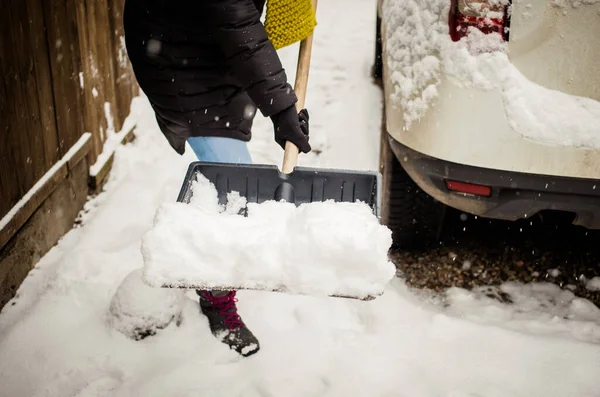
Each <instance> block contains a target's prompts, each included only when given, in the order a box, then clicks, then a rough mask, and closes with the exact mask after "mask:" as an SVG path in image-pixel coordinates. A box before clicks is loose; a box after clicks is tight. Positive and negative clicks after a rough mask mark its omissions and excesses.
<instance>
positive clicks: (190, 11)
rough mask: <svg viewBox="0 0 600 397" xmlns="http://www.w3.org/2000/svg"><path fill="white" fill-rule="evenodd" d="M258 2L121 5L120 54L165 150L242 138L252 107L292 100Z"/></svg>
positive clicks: (268, 112)
mask: <svg viewBox="0 0 600 397" xmlns="http://www.w3.org/2000/svg"><path fill="white" fill-rule="evenodd" d="M264 2H265V0H126V3H125V11H124V26H125V40H126V47H127V52H128V55H129V59H130V60H131V64H132V66H133V70H134V72H135V75H136V78H137V81H138V84H139V85H140V88H141V89H142V90H143V91H144V93H145V94H146V96H147V97H148V99H149V101H150V103H151V104H152V107H153V108H154V111H155V113H156V117H157V121H158V124H159V126H160V128H161V130H162V131H163V133H164V135H165V136H166V138H167V140H168V141H169V143H170V144H171V146H172V147H173V148H174V149H175V150H176V151H177V152H178V153H180V154H183V153H184V150H185V149H184V148H185V140H186V139H187V138H188V137H190V136H223V137H231V138H236V139H240V140H243V141H248V140H250V135H251V134H250V129H251V126H252V120H253V118H254V116H255V114H256V109H257V108H258V109H259V110H260V111H261V113H262V114H263V115H264V116H265V117H270V116H272V115H274V114H276V113H278V112H280V111H282V110H284V109H286V108H289V107H290V106H293V105H294V104H295V103H296V101H297V98H296V95H295V93H294V91H293V89H292V87H291V86H290V85H289V84H288V82H287V76H286V74H285V71H284V69H283V66H282V64H281V62H280V60H279V57H278V55H277V53H276V51H275V48H274V47H273V44H272V43H271V42H270V41H269V40H268V38H267V34H266V31H265V28H264V26H263V24H262V23H261V21H260V17H261V14H262V10H263V7H264Z"/></svg>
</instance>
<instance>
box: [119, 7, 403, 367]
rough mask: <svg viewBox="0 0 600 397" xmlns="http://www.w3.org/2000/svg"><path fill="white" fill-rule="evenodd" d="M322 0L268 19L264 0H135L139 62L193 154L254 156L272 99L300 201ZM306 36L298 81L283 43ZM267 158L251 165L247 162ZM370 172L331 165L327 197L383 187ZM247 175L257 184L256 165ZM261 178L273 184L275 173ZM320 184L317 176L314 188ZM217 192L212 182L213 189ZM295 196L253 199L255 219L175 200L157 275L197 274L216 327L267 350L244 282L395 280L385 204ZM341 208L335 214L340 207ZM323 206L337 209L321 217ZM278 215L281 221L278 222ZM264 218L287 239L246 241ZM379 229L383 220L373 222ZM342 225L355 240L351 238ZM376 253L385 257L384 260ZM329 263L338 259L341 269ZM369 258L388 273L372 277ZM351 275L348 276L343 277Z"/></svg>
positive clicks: (236, 344)
mask: <svg viewBox="0 0 600 397" xmlns="http://www.w3.org/2000/svg"><path fill="white" fill-rule="evenodd" d="M313 5H316V2H315V3H312V2H311V1H310V0H303V1H289V0H271V1H270V2H269V3H268V4H267V19H266V24H267V25H268V26H267V27H265V25H263V24H262V22H261V21H260V17H261V14H262V10H263V7H264V1H251V0H227V1H223V0H219V1H216V0H215V1H207V2H201V3H196V4H194V5H193V6H191V7H192V8H193V9H191V10H188V9H178V8H173V7H171V6H170V5H168V6H167V5H164V4H162V3H159V2H142V1H141V0H129V1H128V3H127V5H126V8H125V33H126V43H127V49H128V52H129V56H130V59H131V61H132V65H133V69H134V71H135V73H136V77H137V79H138V82H139V83H140V86H141V88H142V90H144V92H145V93H146V94H147V96H148V99H149V101H150V103H151V104H152V105H153V109H154V111H155V114H156V118H157V121H158V124H159V126H160V128H161V130H162V132H163V134H164V135H165V137H166V138H167V140H168V141H169V143H170V145H171V146H172V147H173V149H174V150H176V151H177V152H178V153H180V154H183V153H184V151H185V143H186V141H187V142H188V143H189V144H190V146H191V147H192V149H193V150H194V152H195V154H196V155H197V157H198V159H199V160H200V161H201V162H203V163H211V164H212V163H229V164H233V165H234V166H235V167H238V168H239V167H240V166H241V165H242V164H251V163H252V160H251V157H250V154H249V152H248V149H247V147H246V143H245V142H247V141H249V140H250V136H251V133H250V129H251V126H252V121H253V118H254V116H255V113H256V109H257V108H258V109H260V111H261V112H262V114H263V115H264V116H265V117H270V118H271V120H272V121H273V125H274V135H275V141H276V142H277V143H278V144H279V145H280V146H281V147H282V148H284V149H285V158H284V166H283V172H284V173H286V174H288V176H287V177H285V178H282V180H285V182H282V183H281V189H279V188H278V189H277V192H279V193H277V192H276V195H278V197H279V199H283V200H286V201H290V199H291V201H294V197H295V196H294V190H293V189H294V186H293V183H294V178H293V177H289V174H290V173H291V171H292V170H294V169H295V162H296V161H297V155H298V153H299V152H302V153H308V152H310V151H311V147H310V144H309V143H308V120H309V117H308V112H307V110H306V109H304V108H303V106H304V95H305V91H306V82H307V78H308V65H309V63H310V47H311V44H312V40H310V41H307V38H310V39H312V30H313V28H314V26H315V25H316V21H315V9H314V7H313ZM286 10H287V11H286ZM288 11H289V12H288ZM199 26H201V27H199ZM267 28H268V30H267ZM267 31H268V33H267ZM290 32H291V33H290ZM282 33H283V34H282ZM299 40H302V41H303V42H302V45H301V52H300V57H299V63H298V68H299V73H298V74H297V76H296V79H297V80H296V87H295V88H294V89H292V87H291V86H290V84H289V83H288V82H287V76H286V74H285V72H284V70H283V67H282V64H281V61H280V59H279V57H278V54H277V52H276V46H277V48H280V47H283V46H286V45H289V44H292V43H294V42H297V41H299ZM275 44H276V46H275ZM165 82H167V83H165ZM297 93H298V96H296V94H297ZM225 98H226V99H225ZM258 168H259V167H256V168H255V169H253V170H252V169H251V168H246V171H247V174H249V173H252V172H253V171H256V169H258ZM227 171H232V172H233V174H230V175H226V178H227V181H228V182H227V185H229V177H230V176H232V177H238V176H239V173H240V172H241V171H239V172H238V170H237V169H233V170H225V169H224V168H218V167H217V173H220V174H221V176H222V174H223V173H227ZM303 172H304V173H303ZM311 172H312V176H314V175H317V174H318V172H317V173H314V171H310V170H309V171H306V170H298V171H297V175H296V177H297V178H296V180H298V179H300V182H296V183H303V184H304V185H305V186H306V185H307V179H310V177H311V175H310V174H311ZM340 176H341V177H340ZM366 176H367V177H368V178H371V179H374V178H372V177H373V175H366ZM216 177H217V178H219V175H217V176H216ZM269 177H270V178H272V179H277V178H278V177H281V175H276V176H275V177H273V174H271V175H267V176H266V178H267V179H268V178H269ZM361 177H362V175H358V173H357V175H352V174H351V173H337V174H335V173H330V174H323V175H320V176H319V178H320V179H324V180H325V181H324V182H321V188H322V189H323V194H322V197H325V196H326V194H325V191H326V190H331V189H334V191H336V193H335V194H336V195H339V193H337V192H340V190H339V189H341V195H342V198H343V199H344V200H343V201H358V200H359V198H360V197H363V196H365V197H368V199H369V200H370V201H376V200H374V199H373V197H377V196H376V195H377V189H376V184H375V183H374V182H368V183H367V184H366V185H365V184H364V183H363V181H364V178H362V179H361ZM246 178H249V176H246ZM329 179H332V181H331V182H330V181H329ZM367 180H368V179H367ZM259 181H260V180H257V181H256V186H257V188H256V190H257V191H258V190H259V189H258V182H259ZM245 182H246V185H248V179H246V180H245ZM337 184H339V188H338V187H337V186H338V185H337ZM261 185H262V186H264V185H265V184H264V183H263V182H262V181H261ZM357 185H358V186H357ZM362 185H365V186H367V188H364V189H363V188H362V187H361V186H362ZM334 186H335V187H334ZM247 190H248V189H247ZM264 190H265V188H264V187H263V188H262V191H263V192H264ZM314 192H315V191H314V186H312V185H311V195H312V194H313V193H314ZM373 192H375V193H373ZM260 194H261V193H260V192H257V195H260ZM200 196H201V197H203V196H204V194H201V195H200ZM214 196H215V197H214V198H216V194H215V195H214ZM211 198H212V196H211V195H210V194H209V195H208V196H207V198H206V199H207V200H209V201H210V200H211ZM310 201H311V202H312V201H314V200H313V199H312V197H311V198H310ZM317 201H318V200H317ZM209 204H210V203H209ZM212 204H214V205H212V206H211V205H209V207H210V208H211V209H215V208H216V207H215V206H218V201H217V200H215V202H214V203H212ZM244 204H245V203H244ZM287 204H288V205H286V203H277V202H270V203H262V204H260V205H258V204H257V205H256V206H250V205H248V211H249V217H248V218H247V219H245V218H243V217H240V216H237V215H235V214H234V215H233V216H229V217H228V216H227V214H222V212H221V211H219V210H216V211H211V210H207V207H202V206H195V207H194V206H186V205H183V206H182V205H178V204H177V203H173V205H171V206H168V205H165V206H162V207H161V208H160V209H159V212H158V214H157V217H156V221H157V222H156V225H155V229H154V230H153V231H152V232H151V233H150V235H149V236H148V237H147V238H146V239H145V244H144V247H143V250H144V258H145V261H146V272H145V276H146V277H145V281H147V282H148V284H150V285H153V286H157V287H179V288H191V287H192V286H193V288H195V289H196V291H197V294H198V295H199V297H200V298H199V303H200V308H201V311H202V313H204V314H205V315H206V316H207V317H208V320H209V323H210V328H211V331H212V333H213V334H214V335H215V336H216V337H217V338H219V339H220V340H221V341H223V342H224V343H226V344H228V345H229V346H230V347H231V348H232V349H234V350H236V351H237V352H238V353H240V354H241V355H243V356H249V355H251V354H254V353H256V352H257V351H258V350H259V342H258V340H257V338H256V337H255V336H254V335H253V333H252V332H251V331H250V330H249V329H248V328H247V327H246V325H245V324H244V322H243V321H242V319H241V317H240V315H239V314H238V312H237V306H236V289H237V288H236V287H237V286H239V287H242V288H249V289H252V288H254V289H263V290H264V289H271V290H277V291H287V292H297V293H302V292H305V293H306V292H309V293H314V294H318V293H320V292H323V291H326V292H328V293H331V294H339V295H340V296H346V297H348V295H347V293H346V292H345V291H350V294H358V295H357V296H358V297H367V298H370V297H372V295H379V294H381V293H382V292H383V285H384V284H385V283H386V282H388V281H390V280H391V278H392V277H393V276H394V267H393V265H392V264H391V263H390V262H389V261H388V260H387V251H388V249H389V247H390V245H391V236H390V233H389V230H388V229H387V228H385V227H384V226H382V225H379V223H378V219H377V218H376V216H375V215H374V214H373V213H372V208H369V207H368V206H367V205H366V204H361V203H344V204H348V205H344V206H342V207H339V208H337V207H336V205H334V204H333V203H321V205H318V206H315V205H314V204H313V203H311V204H310V205H308V206H304V207H301V208H299V209H298V211H296V210H295V209H294V208H292V207H294V204H293V203H287ZM244 206H245V205H244ZM375 206H376V203H375ZM365 211H366V213H365ZM330 215H333V218H331V219H328V217H330ZM322 216H325V221H323V220H321V221H319V220H318V218H319V217H322ZM279 217H280V218H281V219H278V218H279ZM346 218H348V219H346ZM353 219H354V220H353ZM266 221H271V222H273V223H274V225H270V226H266V225H265V224H264V222H266ZM293 221H297V222H300V223H303V224H304V225H305V226H304V230H301V229H297V228H296V229H294V227H290V226H289V224H291V223H293ZM261 222H262V223H261ZM357 222H358V223H357ZM371 225H372V226H371ZM261 228H263V229H266V230H268V231H269V232H270V235H271V236H272V240H273V241H274V244H276V245H279V249H276V250H274V251H273V250H271V251H268V250H265V251H261V250H258V251H256V250H255V249H254V248H253V247H252V246H250V245H249V244H246V245H244V244H245V243H247V242H248V241H254V242H256V243H259V245H260V244H263V245H264V241H257V240H255V239H254V240H253V239H249V238H248V236H251V234H252V233H259V232H258V231H259V230H260V229H261ZM317 228H320V229H321V230H320V233H319V232H318V231H317ZM370 230H375V231H377V232H376V233H372V234H368V233H365V232H368V231H370ZM327 232H329V233H330V235H329V236H327ZM259 235H260V233H259ZM340 236H341V237H340ZM265 237H267V236H265ZM323 237H325V238H323ZM342 237H344V238H346V239H347V240H348V241H349V242H350V244H349V243H348V242H346V244H344V243H339V240H341V239H342ZM190 239H191V240H190ZM219 239H221V240H219ZM318 239H320V240H321V241H317V240H318ZM169 241H171V242H169ZM219 241H220V242H221V244H219ZM178 242H181V243H183V245H181V244H178ZM319 242H320V243H321V247H324V246H325V245H331V246H332V247H334V248H333V249H321V250H320V249H319V248H318V244H315V243H319ZM186 244H187V245H186ZM315 245H316V247H315ZM190 247H191V248H190ZM230 247H231V248H230ZM298 247H299V248H298ZM311 248H312V249H313V251H311ZM328 248H329V247H328ZM373 249H375V252H373ZM289 251H291V252H289ZM311 252H313V253H311ZM289 257H292V258H293V259H294V260H288V258H289ZM343 262H347V263H343ZM359 262H360V263H359ZM373 263H375V264H377V266H376V267H375V268H373V267H372V266H370V265H371V264H373ZM327 266H329V267H333V268H332V269H330V271H328V270H327V269H326V267H327ZM215 270H217V271H216V272H215ZM275 270H278V272H279V273H278V272H274V271H275ZM369 272H373V274H374V276H375V277H371V278H369V277H365V276H367V275H369ZM271 273H273V274H271ZM338 278H339V279H341V281H339V282H337V283H336V282H335V280H336V279H338ZM341 287H343V288H341Z"/></svg>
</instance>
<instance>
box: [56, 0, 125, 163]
mask: <svg viewBox="0 0 600 397" xmlns="http://www.w3.org/2000/svg"><path fill="white" fill-rule="evenodd" d="M67 1H69V2H70V3H71V4H73V3H74V7H73V8H71V9H74V10H75V11H76V15H77V24H78V26H85V29H84V30H81V31H80V34H79V47H80V53H81V58H82V61H83V76H84V81H85V86H86V89H85V95H84V97H85V119H86V124H85V125H86V130H87V131H90V132H92V134H93V135H94V139H93V152H92V159H91V163H92V164H93V163H94V162H95V160H96V158H97V156H98V155H99V154H100V153H101V152H102V149H103V144H104V141H105V140H106V136H107V129H108V127H109V125H108V123H107V115H106V113H105V107H104V106H105V105H104V104H105V103H106V102H108V103H109V104H110V114H111V116H113V115H114V114H115V113H116V93H115V92H116V90H115V70H114V64H113V59H112V58H113V56H114V54H113V51H112V34H111V32H110V21H109V11H108V3H107V0H96V1H85V0H67Z"/></svg>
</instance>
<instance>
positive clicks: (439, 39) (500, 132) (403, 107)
mask: <svg viewBox="0 0 600 397" xmlns="http://www.w3.org/2000/svg"><path fill="white" fill-rule="evenodd" d="M378 39H379V40H380V41H378V43H379V45H378V52H379V54H378V55H379V56H380V58H379V57H378V58H376V65H375V66H376V67H375V74H376V75H379V76H378V77H381V78H382V83H383V87H384V98H385V125H386V131H387V133H388V134H389V136H387V135H388V134H385V133H384V134H383V135H384V136H383V139H382V151H381V165H382V173H383V175H384V181H383V185H384V197H383V200H384V204H383V208H382V216H383V218H384V221H385V222H387V223H388V224H389V225H390V227H391V228H392V230H393V231H394V232H395V233H394V234H395V237H396V238H395V239H396V240H397V241H398V242H400V243H401V244H404V243H406V244H409V243H413V242H415V241H418V240H428V239H431V238H432V237H434V235H435V234H436V233H437V232H438V231H439V226H440V225H441V220H440V219H441V216H442V214H443V208H442V207H443V205H441V204H440V202H441V203H443V204H444V205H448V206H450V207H454V208H456V209H459V210H461V211H465V212H467V213H470V214H474V215H479V216H483V217H488V218H496V219H505V220H517V219H522V218H528V217H531V216H532V215H535V214H536V213H539V212H540V211H545V210H556V211H564V212H567V213H570V214H572V215H573V223H575V224H578V225H581V226H584V227H587V228H594V229H598V228H600V180H599V178H600V149H599V148H600V102H598V101H599V100H600V2H597V1H596V0H590V1H584V2H581V1H576V0H530V1H520V2H512V4H511V3H510V2H509V0H421V1H418V0H402V1H399V0H380V1H379V2H378ZM386 138H389V139H386ZM391 153H393V155H391ZM398 163H399V164H401V165H402V166H401V167H400V166H398ZM403 173H405V174H407V175H408V176H409V177H410V178H407V177H406V176H404V175H402V174H403ZM409 179H410V180H409ZM411 183H413V184H416V185H417V186H418V188H417V187H416V186H413V187H412V188H411V187H410V186H409V185H410V184H411ZM423 191H424V192H425V193H426V195H428V196H430V197H428V198H426V197H418V196H419V194H420V195H421V196H423V195H424V194H423ZM431 197H433V198H434V199H435V200H432V199H431Z"/></svg>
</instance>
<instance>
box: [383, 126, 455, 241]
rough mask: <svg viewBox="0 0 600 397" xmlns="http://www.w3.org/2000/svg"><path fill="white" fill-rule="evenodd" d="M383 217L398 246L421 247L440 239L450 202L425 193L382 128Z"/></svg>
mask: <svg viewBox="0 0 600 397" xmlns="http://www.w3.org/2000/svg"><path fill="white" fill-rule="evenodd" d="M380 170H381V174H382V185H383V186H382V189H381V192H382V200H381V201H382V208H381V219H382V223H383V224H385V225H386V226H387V227H388V228H390V230H391V231H392V238H393V247H394V248H396V249H419V248H426V247H427V246H431V245H433V244H435V243H437V242H438V241H439V237H440V233H441V229H442V226H443V224H444V217H445V213H446V206H445V205H444V204H442V203H440V202H439V201H437V200H435V199H434V198H433V197H431V196H429V195H428V194H427V193H425V192H424V191H423V190H422V189H421V188H420V187H419V186H418V185H417V184H416V183H415V182H414V181H413V180H412V178H411V177H410V176H409V175H408V174H407V173H406V171H405V170H404V168H402V165H401V164H400V162H399V161H398V159H397V158H396V156H395V155H394V153H393V152H392V150H391V147H390V142H389V135H388V134H387V132H386V131H382V139H381V157H380Z"/></svg>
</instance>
